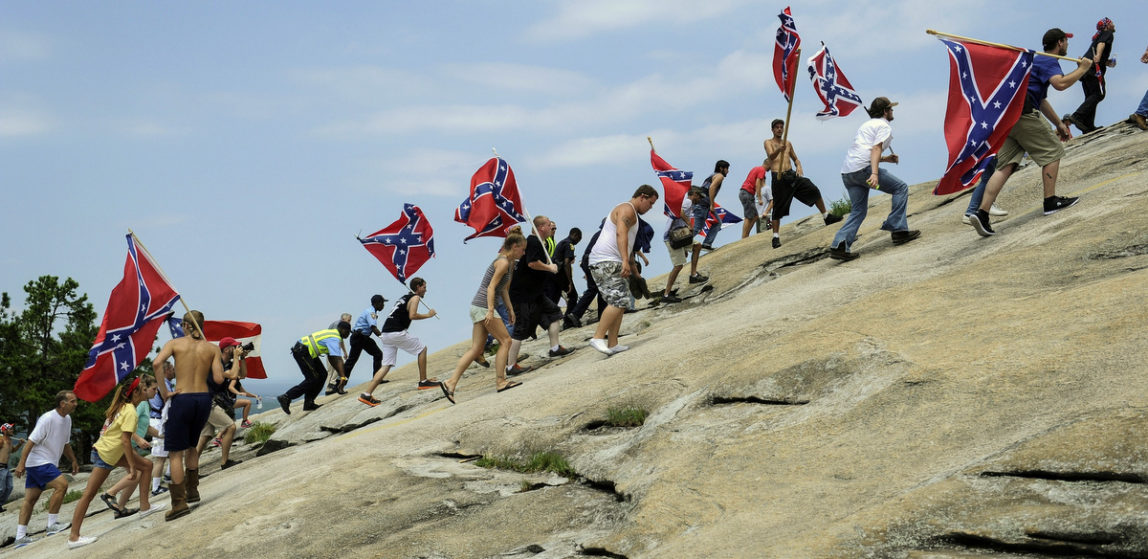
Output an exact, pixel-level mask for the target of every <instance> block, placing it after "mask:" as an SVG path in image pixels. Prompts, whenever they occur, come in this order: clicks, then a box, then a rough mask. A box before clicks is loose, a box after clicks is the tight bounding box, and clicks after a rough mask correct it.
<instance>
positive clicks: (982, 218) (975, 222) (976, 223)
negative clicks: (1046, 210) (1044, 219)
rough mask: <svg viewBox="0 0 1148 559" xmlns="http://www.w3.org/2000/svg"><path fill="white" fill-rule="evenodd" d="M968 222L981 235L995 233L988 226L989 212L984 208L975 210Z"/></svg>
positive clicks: (1046, 202)
mask: <svg viewBox="0 0 1148 559" xmlns="http://www.w3.org/2000/svg"><path fill="white" fill-rule="evenodd" d="M1045 205H1046V206H1047V205H1048V201H1047V200H1046V201H1045ZM969 222H970V223H971V225H972V226H973V229H976V230H977V233H978V234H979V235H980V236H982V237H991V236H993V235H995V234H996V233H997V232H996V231H993V228H992V227H990V226H989V212H986V211H984V210H977V213H975V214H973V215H972V216H970V217H969Z"/></svg>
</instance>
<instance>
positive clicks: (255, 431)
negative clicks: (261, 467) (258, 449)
mask: <svg viewBox="0 0 1148 559" xmlns="http://www.w3.org/2000/svg"><path fill="white" fill-rule="evenodd" d="M274 432H275V426H274V425H272V424H270V423H263V422H262V421H257V422H255V424H254V425H252V426H251V427H250V428H249V429H247V434H246V435H244V436H243V442H246V443H247V444H262V443H265V442H267V439H270V438H271V435H272V433H274Z"/></svg>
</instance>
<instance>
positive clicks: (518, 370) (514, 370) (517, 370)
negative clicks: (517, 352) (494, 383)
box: [506, 363, 534, 377]
mask: <svg viewBox="0 0 1148 559" xmlns="http://www.w3.org/2000/svg"><path fill="white" fill-rule="evenodd" d="M533 369H534V367H531V366H526V367H523V366H522V365H519V364H518V363H515V364H514V366H513V367H509V368H507V369H506V374H508V375H510V376H512V377H513V376H517V375H521V374H522V373H526V372H530V371H532V370H533Z"/></svg>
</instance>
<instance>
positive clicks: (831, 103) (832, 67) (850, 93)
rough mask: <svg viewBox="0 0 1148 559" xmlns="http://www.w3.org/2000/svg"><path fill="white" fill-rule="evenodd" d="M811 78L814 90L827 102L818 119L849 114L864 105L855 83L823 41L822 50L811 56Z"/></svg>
mask: <svg viewBox="0 0 1148 559" xmlns="http://www.w3.org/2000/svg"><path fill="white" fill-rule="evenodd" d="M808 62H809V79H811V80H813V91H815V92H817V96H818V97H820V98H821V102H822V103H825V108H824V109H822V110H821V111H819V112H818V113H817V119H818V120H829V119H830V118H833V117H835V116H848V115H849V113H851V112H853V109H856V108H857V107H860V106H861V105H862V102H861V96H860V95H857V92H856V91H854V90H853V84H851V83H849V79H848V78H846V77H845V74H843V73H841V69H840V68H838V67H837V62H836V61H835V60H833V56H831V55H830V54H829V47H827V46H825V43H821V50H819V51H817V54H815V55H813V56H811V57H810V58H809V61H808Z"/></svg>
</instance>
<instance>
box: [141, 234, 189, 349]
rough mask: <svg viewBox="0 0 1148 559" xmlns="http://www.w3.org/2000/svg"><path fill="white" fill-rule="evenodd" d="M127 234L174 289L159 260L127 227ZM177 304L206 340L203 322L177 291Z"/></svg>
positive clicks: (176, 290)
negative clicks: (193, 313)
mask: <svg viewBox="0 0 1148 559" xmlns="http://www.w3.org/2000/svg"><path fill="white" fill-rule="evenodd" d="M128 234H129V235H131V236H132V239H134V240H135V242H136V246H138V247H139V249H140V250H142V251H144V254H146V255H147V257H148V260H150V261H151V263H152V264H153V265H155V271H157V272H159V275H160V277H162V278H163V281H165V282H167V284H168V285H171V286H172V289H175V286H174V285H172V283H171V280H170V279H168V277H167V274H165V273H164V271H163V268H161V267H160V265H159V262H158V261H156V259H155V257H154V256H152V255H151V251H150V250H148V249H147V247H145V246H144V244H143V241H140V238H139V237H137V236H136V233H135V231H132V230H131V229H130V228H129V229H128ZM175 292H176V293H179V290H178V289H175ZM179 304H181V305H183V310H184V311H187V314H188V316H191V319H192V320H193V321H195V326H196V327H197V328H199V333H200V334H201V335H202V336H203V339H204V341H206V340H207V331H206V330H204V329H203V324H201V323H199V321H197V320H195V315H192V314H191V308H189V307H188V306H187V301H186V300H184V298H183V294H182V293H179ZM149 353H150V352H149Z"/></svg>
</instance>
